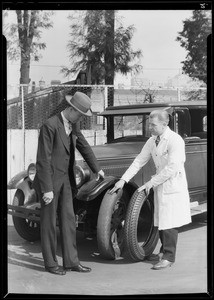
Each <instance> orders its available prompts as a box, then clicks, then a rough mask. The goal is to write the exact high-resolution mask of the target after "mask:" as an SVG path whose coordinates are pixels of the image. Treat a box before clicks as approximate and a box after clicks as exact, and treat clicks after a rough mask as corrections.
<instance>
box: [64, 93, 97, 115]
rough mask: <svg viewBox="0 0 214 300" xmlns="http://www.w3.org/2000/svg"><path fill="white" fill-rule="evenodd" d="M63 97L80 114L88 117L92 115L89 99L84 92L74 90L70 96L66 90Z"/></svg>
mask: <svg viewBox="0 0 214 300" xmlns="http://www.w3.org/2000/svg"><path fill="white" fill-rule="evenodd" d="M65 99H66V101H67V102H68V103H69V104H70V105H71V106H72V107H74V108H75V109H76V110H78V111H79V112H80V113H81V114H83V115H85V116H89V117H90V116H92V111H91V100H90V98H89V97H88V96H87V95H86V94H84V93H81V92H76V93H75V94H74V95H73V96H72V95H71V94H70V93H69V92H68V94H66V95H65Z"/></svg>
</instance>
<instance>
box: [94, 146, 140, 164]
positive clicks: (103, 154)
mask: <svg viewBox="0 0 214 300" xmlns="http://www.w3.org/2000/svg"><path fill="white" fill-rule="evenodd" d="M144 144H145V142H120V143H112V144H104V145H99V146H93V147H92V149H93V152H94V154H95V156H96V158H97V159H98V160H100V159H104V158H106V159H111V158H119V157H123V156H124V157H127V156H129V157H130V156H136V154H139V153H140V151H141V149H142V147H143V145H144Z"/></svg>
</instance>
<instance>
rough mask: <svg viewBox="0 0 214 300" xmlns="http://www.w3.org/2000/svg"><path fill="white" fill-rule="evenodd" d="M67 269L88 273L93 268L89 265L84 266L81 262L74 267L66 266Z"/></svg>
mask: <svg viewBox="0 0 214 300" xmlns="http://www.w3.org/2000/svg"><path fill="white" fill-rule="evenodd" d="M65 270H66V271H68V272H69V271H75V272H81V273H87V272H91V268H88V267H84V266H82V265H81V264H79V265H77V266H74V267H70V268H65Z"/></svg>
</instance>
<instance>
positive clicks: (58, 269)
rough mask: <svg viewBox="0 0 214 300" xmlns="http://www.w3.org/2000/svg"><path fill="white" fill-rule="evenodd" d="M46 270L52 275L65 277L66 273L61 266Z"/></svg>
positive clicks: (46, 268)
mask: <svg viewBox="0 0 214 300" xmlns="http://www.w3.org/2000/svg"><path fill="white" fill-rule="evenodd" d="M45 270H46V271H48V272H50V273H52V274H56V275H65V274H66V271H65V270H64V269H63V268H62V267H59V266H56V267H45Z"/></svg>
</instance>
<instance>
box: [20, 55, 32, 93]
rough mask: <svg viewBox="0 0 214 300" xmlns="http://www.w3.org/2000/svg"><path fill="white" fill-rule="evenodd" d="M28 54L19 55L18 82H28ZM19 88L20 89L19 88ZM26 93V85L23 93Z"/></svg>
mask: <svg viewBox="0 0 214 300" xmlns="http://www.w3.org/2000/svg"><path fill="white" fill-rule="evenodd" d="M29 77H30V56H28V57H27V58H25V57H23V55H21V66H20V81H19V82H20V84H29V83H30V78H29ZM20 90H21V89H20ZM27 93H28V86H24V95H26V94H27Z"/></svg>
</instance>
